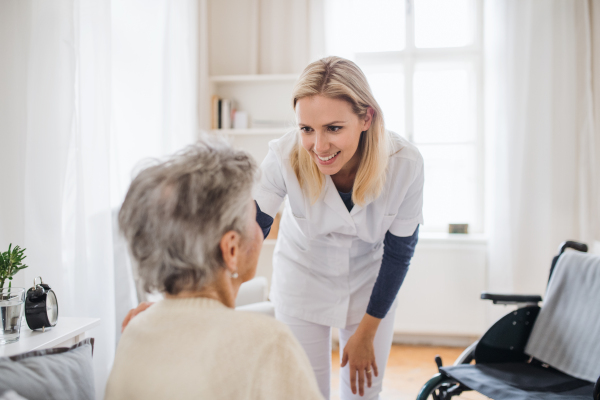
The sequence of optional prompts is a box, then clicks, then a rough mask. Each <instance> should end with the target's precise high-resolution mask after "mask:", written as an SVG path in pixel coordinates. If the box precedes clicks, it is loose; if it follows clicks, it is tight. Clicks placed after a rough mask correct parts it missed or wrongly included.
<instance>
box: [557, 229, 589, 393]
mask: <svg viewBox="0 0 600 400" xmlns="http://www.w3.org/2000/svg"><path fill="white" fill-rule="evenodd" d="M566 249H574V250H577V251H581V252H582V253H587V251H588V246H587V244H585V243H580V242H575V241H573V240H567V241H566V242H562V243H561V244H560V246H558V254H557V255H555V256H554V258H553V259H552V265H551V266H550V276H548V283H550V279H551V278H552V274H553V273H554V267H556V262H557V261H558V258H559V257H560V256H561V255H562V253H564V252H565V250H566ZM599 400H600V399H599Z"/></svg>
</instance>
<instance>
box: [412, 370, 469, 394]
mask: <svg viewBox="0 0 600 400" xmlns="http://www.w3.org/2000/svg"><path fill="white" fill-rule="evenodd" d="M466 390H467V389H466V388H465V387H464V386H462V385H461V384H460V383H459V382H458V381H456V380H455V379H452V378H450V377H448V376H445V375H442V374H436V375H434V376H433V378H431V379H430V380H429V381H427V383H425V385H423V387H422V388H421V391H420V392H419V395H418V396H417V400H449V399H451V398H452V397H454V396H459V395H460V394H461V393H462V392H464V391H466Z"/></svg>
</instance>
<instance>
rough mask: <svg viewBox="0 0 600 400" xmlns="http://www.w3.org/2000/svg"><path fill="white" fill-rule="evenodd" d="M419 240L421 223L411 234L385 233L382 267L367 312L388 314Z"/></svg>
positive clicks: (373, 314)
mask: <svg viewBox="0 0 600 400" xmlns="http://www.w3.org/2000/svg"><path fill="white" fill-rule="evenodd" d="M418 241H419V225H417V229H415V231H414V233H413V234H412V235H411V236H407V237H399V236H395V235H393V234H392V233H390V232H389V231H388V232H387V233H386V234H385V239H384V241H383V258H382V260H381V267H380V268H379V275H378V276H377V280H376V281H375V286H374V287H373V292H371V299H370V300H369V305H368V307H367V314H369V315H371V316H373V317H375V318H384V317H385V316H386V314H387V312H388V311H389V310H390V308H391V307H392V303H394V300H395V299H396V295H397V294H398V291H399V290H400V286H402V282H404V278H405V277H406V273H407V272H408V267H409V265H410V260H411V258H412V256H413V254H414V253H415V247H416V245H417V242H418Z"/></svg>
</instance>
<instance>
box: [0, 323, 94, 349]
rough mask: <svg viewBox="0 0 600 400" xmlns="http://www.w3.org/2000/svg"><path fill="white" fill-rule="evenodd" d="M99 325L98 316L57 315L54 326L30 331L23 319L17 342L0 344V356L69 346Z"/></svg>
mask: <svg viewBox="0 0 600 400" xmlns="http://www.w3.org/2000/svg"><path fill="white" fill-rule="evenodd" d="M98 325H100V319H99V318H69V317H59V319H58V323H57V324H56V326H55V327H53V328H50V329H46V331H45V332H42V331H41V330H40V331H32V330H31V329H29V327H28V326H27V322H25V319H23V322H22V324H21V338H20V339H19V341H18V342H15V343H10V344H5V345H0V357H8V356H14V355H15V354H21V353H25V352H28V351H31V350H38V349H47V348H50V347H70V346H72V345H74V344H76V343H79V342H80V341H81V340H83V339H85V338H86V332H87V331H89V330H90V329H92V328H94V327H96V326H98Z"/></svg>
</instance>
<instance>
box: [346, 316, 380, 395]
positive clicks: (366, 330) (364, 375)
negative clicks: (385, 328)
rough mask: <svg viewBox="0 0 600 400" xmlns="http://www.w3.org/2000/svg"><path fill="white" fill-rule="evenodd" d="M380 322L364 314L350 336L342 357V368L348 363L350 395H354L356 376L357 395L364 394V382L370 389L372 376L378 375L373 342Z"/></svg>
mask: <svg viewBox="0 0 600 400" xmlns="http://www.w3.org/2000/svg"><path fill="white" fill-rule="evenodd" d="M380 322H381V320H380V319H379V318H375V317H372V316H370V315H369V314H365V316H364V318H363V319H362V321H361V323H360V325H359V326H358V329H356V332H354V335H352V336H350V339H348V343H346V347H344V355H343V357H342V365H341V366H342V368H343V367H345V366H346V364H348V363H350V368H349V370H350V387H351V389H352V393H354V394H356V377H357V375H358V394H360V395H361V396H363V395H364V394H365V390H364V388H365V380H366V381H367V387H371V379H372V377H373V374H374V375H375V376H378V375H379V371H378V370H377V362H376V361H375V348H374V347H373V340H374V339H375V333H377V328H378V327H379V323H380Z"/></svg>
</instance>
